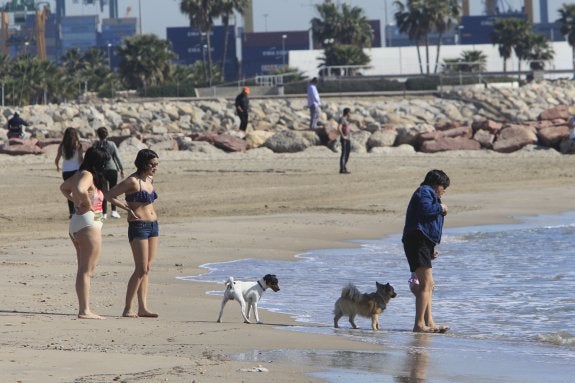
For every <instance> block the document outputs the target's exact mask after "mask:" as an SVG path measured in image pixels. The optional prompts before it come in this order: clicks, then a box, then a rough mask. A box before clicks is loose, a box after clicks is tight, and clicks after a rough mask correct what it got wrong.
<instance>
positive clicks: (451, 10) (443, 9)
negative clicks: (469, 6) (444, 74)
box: [426, 0, 461, 73]
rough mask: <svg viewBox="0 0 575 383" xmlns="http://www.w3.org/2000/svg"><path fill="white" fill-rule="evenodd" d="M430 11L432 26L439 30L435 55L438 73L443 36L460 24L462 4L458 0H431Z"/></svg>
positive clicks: (435, 70)
mask: <svg viewBox="0 0 575 383" xmlns="http://www.w3.org/2000/svg"><path fill="white" fill-rule="evenodd" d="M426 3H427V5H428V9H429V12H430V18H431V26H432V28H433V30H434V31H435V32H437V55H436V56H435V69H434V72H435V73H437V69H438V66H439V56H440V51H441V38H442V37H443V34H444V33H445V32H446V31H448V30H451V29H452V28H453V27H454V25H456V24H459V19H460V17H461V5H460V4H459V1H458V0H430V1H427V2H426Z"/></svg>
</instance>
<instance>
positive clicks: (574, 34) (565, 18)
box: [558, 4, 575, 72]
mask: <svg viewBox="0 0 575 383" xmlns="http://www.w3.org/2000/svg"><path fill="white" fill-rule="evenodd" d="M559 16H560V17H559V20H558V21H559V24H560V30H561V33H562V34H563V35H564V36H567V42H568V43H569V45H571V49H572V58H573V71H574V72H575V4H563V7H562V8H560V9H559Z"/></svg>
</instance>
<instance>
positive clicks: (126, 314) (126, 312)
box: [122, 311, 138, 318]
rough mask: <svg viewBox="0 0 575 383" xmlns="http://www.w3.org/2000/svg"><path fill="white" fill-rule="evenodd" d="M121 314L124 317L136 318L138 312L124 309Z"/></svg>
mask: <svg viewBox="0 0 575 383" xmlns="http://www.w3.org/2000/svg"><path fill="white" fill-rule="evenodd" d="M122 316H123V317H124V318H137V317H138V314H136V313H133V312H130V311H124V312H123V313H122Z"/></svg>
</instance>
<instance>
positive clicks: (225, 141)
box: [214, 134, 248, 152]
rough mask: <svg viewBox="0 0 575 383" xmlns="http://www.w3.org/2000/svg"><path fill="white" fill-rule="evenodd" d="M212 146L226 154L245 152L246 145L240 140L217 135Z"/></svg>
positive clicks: (229, 136) (226, 135)
mask: <svg viewBox="0 0 575 383" xmlns="http://www.w3.org/2000/svg"><path fill="white" fill-rule="evenodd" d="M214 146H215V147H216V148H219V149H222V150H223V151H226V152H245V151H246V150H247V149H248V144H247V142H246V141H245V140H242V139H241V138H238V137H235V136H232V135H229V134H218V135H216V136H215V137H214Z"/></svg>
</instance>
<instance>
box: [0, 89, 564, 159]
mask: <svg viewBox="0 0 575 383" xmlns="http://www.w3.org/2000/svg"><path fill="white" fill-rule="evenodd" d="M574 102H575V82H573V81H567V80H562V81H553V82H552V81H545V82H540V83H533V84H529V85H526V86H523V87H519V88H485V89H476V88H473V89H471V88H470V89H463V90H457V91H451V92H447V93H442V94H441V95H436V96H425V97H419V98H416V97H384V96H380V97H376V96H371V97H353V98H352V97H346V96H341V97H339V96H338V97H334V96H328V95H324V96H323V106H322V114H321V118H320V123H321V128H320V129H318V130H317V131H310V130H309V129H308V124H309V111H308V109H307V108H306V107H305V98H304V97H303V96H302V97H299V98H261V99H252V101H251V106H252V110H251V113H250V127H249V129H248V132H247V133H245V134H244V133H243V132H240V131H238V130H237V127H238V119H237V117H236V116H235V114H234V108H233V100H228V99H209V100H190V101H173V100H171V101H165V100H162V101H149V102H127V101H116V102H99V103H91V104H61V105H33V106H28V107H23V108H19V109H18V111H19V112H20V114H21V115H22V117H24V118H25V119H26V120H28V121H29V122H30V123H31V126H30V127H29V128H28V129H27V133H28V134H29V136H30V137H29V138H31V139H28V140H17V139H12V140H9V141H8V140H7V139H6V129H0V141H2V144H1V146H0V152H2V153H7V154H28V153H30V154H40V153H42V152H43V150H44V148H45V147H46V146H47V145H50V144H55V143H58V142H59V139H60V138H61V136H62V134H63V131H64V130H65V129H66V128H67V127H74V128H77V129H78V130H79V132H80V135H81V137H82V138H83V139H85V140H87V141H90V140H93V139H95V130H96V129H97V128H98V127H100V126H106V127H108V128H109V129H110V130H111V138H112V139H113V140H115V141H116V142H117V143H118V144H120V150H122V146H124V147H127V146H130V147H133V148H139V147H152V148H161V149H165V150H188V151H197V152H212V151H226V152H230V151H234V152H237V151H240V152H243V151H249V150H251V149H255V148H260V147H266V148H268V149H269V150H270V151H272V152H275V153H291V152H301V151H304V150H306V149H308V148H309V147H312V146H319V145H322V146H326V147H328V148H330V149H332V150H338V145H339V143H338V139H337V138H338V135H337V123H336V121H337V118H338V117H339V115H340V114H341V111H342V109H343V108H344V107H350V108H351V109H352V122H353V125H354V126H353V133H352V140H353V141H352V142H353V145H352V150H353V151H355V152H374V153H375V152H381V151H382V150H386V149H385V148H397V147H401V148H402V150H412V151H422V152H427V153H433V152H439V151H447V150H494V151H497V152H502V153H509V152H513V151H516V150H519V149H521V148H523V147H525V146H527V145H537V146H544V147H549V148H554V149H556V150H558V151H561V152H562V153H571V152H573V151H574V148H573V143H572V141H571V140H569V138H568V126H567V119H568V118H569V116H570V115H571V114H572V112H573V110H571V105H573V104H574ZM14 111H15V109H14V108H4V110H3V113H2V115H0V124H2V125H3V126H5V125H6V122H7V119H8V118H9V117H10V116H11V115H12V114H13V112H14ZM128 138H129V140H127V139H128ZM408 147H409V148H410V149H406V148H408Z"/></svg>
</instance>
